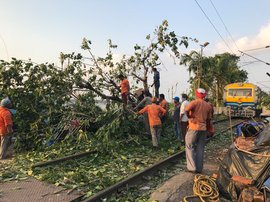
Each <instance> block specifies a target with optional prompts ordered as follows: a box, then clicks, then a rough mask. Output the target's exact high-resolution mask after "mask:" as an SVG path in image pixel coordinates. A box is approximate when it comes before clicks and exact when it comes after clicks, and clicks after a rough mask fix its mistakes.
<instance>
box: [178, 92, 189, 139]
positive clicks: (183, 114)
mask: <svg viewBox="0 0 270 202" xmlns="http://www.w3.org/2000/svg"><path fill="white" fill-rule="evenodd" d="M188 104H189V101H188V96H187V94H182V104H181V108H180V126H181V127H180V128H181V134H182V140H183V142H185V140H186V133H187V128H188V117H187V114H186V112H185V108H186V106H188Z"/></svg>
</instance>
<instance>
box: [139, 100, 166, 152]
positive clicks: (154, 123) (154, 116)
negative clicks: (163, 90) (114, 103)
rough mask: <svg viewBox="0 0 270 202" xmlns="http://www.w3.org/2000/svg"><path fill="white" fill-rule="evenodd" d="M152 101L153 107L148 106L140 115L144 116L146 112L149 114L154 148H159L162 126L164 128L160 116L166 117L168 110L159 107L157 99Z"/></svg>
mask: <svg viewBox="0 0 270 202" xmlns="http://www.w3.org/2000/svg"><path fill="white" fill-rule="evenodd" d="M151 101H152V104H151V105H147V106H146V107H144V108H143V109H142V110H140V111H139V112H138V113H139V114H143V113H145V112H147V113H148V119H149V125H150V130H151V136H152V143H153V146H154V147H158V145H159V139H160V134H161V126H162V123H161V120H160V115H161V116H164V115H165V114H166V110H165V109H163V108H162V107H161V106H159V105H157V98H156V97H153V98H152V99H151Z"/></svg>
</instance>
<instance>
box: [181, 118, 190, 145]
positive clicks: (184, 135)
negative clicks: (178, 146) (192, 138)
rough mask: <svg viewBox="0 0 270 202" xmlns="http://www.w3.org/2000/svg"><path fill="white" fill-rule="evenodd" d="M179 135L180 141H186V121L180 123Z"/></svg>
mask: <svg viewBox="0 0 270 202" xmlns="http://www.w3.org/2000/svg"><path fill="white" fill-rule="evenodd" d="M180 124H181V134H182V140H183V141H184V142H185V141H186V134H187V128H188V121H181V122H180Z"/></svg>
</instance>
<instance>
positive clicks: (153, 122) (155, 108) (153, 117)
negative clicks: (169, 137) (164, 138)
mask: <svg viewBox="0 0 270 202" xmlns="http://www.w3.org/2000/svg"><path fill="white" fill-rule="evenodd" d="M144 112H147V113H148V119H149V125H150V127H153V126H158V125H161V120H160V118H159V115H160V114H161V115H163V116H164V115H165V114H166V110H165V109H163V108H162V107H161V106H159V105H156V104H151V105H147V106H146V107H144V108H143V109H142V110H140V111H139V113H140V114H143V113H144Z"/></svg>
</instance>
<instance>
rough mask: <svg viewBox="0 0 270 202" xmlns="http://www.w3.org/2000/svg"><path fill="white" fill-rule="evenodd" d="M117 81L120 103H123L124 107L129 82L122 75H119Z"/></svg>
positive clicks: (126, 100)
mask: <svg viewBox="0 0 270 202" xmlns="http://www.w3.org/2000/svg"><path fill="white" fill-rule="evenodd" d="M119 79H121V83H120V85H119V87H120V88H121V96H122V101H123V103H124V106H126V105H127V102H128V96H129V82H128V80H127V78H126V77H125V76H124V75H123V74H120V75H119Z"/></svg>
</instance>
